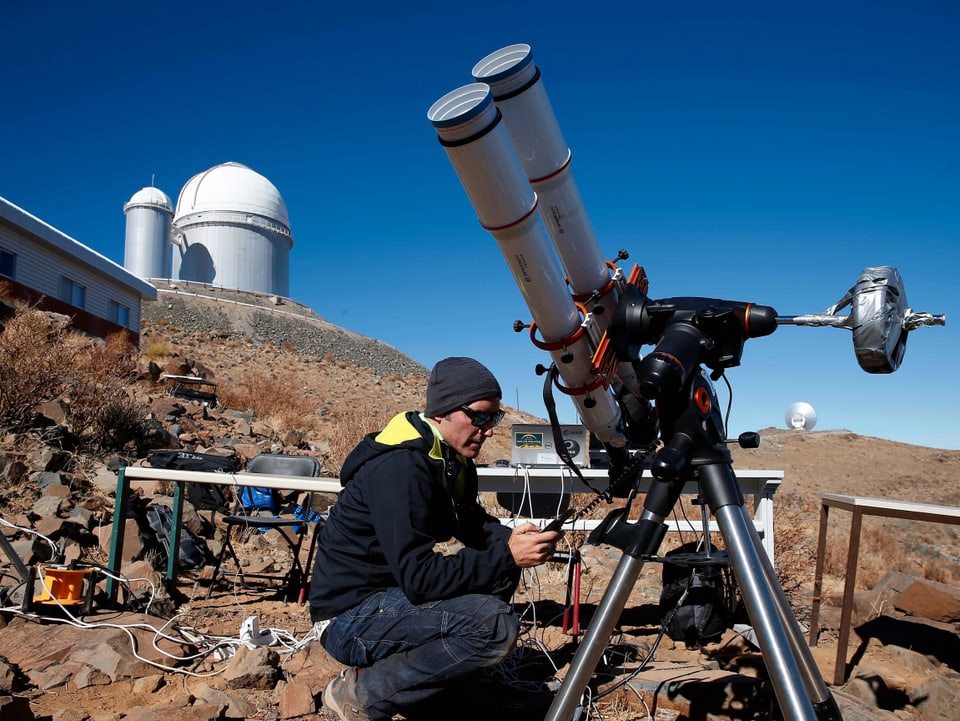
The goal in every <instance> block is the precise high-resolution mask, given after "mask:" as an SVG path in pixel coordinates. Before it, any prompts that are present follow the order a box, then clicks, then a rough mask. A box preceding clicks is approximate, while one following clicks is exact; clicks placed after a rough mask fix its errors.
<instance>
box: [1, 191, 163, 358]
mask: <svg viewBox="0 0 960 721" xmlns="http://www.w3.org/2000/svg"><path fill="white" fill-rule="evenodd" d="M0 280H2V281H3V282H4V285H5V286H6V287H7V288H8V289H9V290H10V293H11V294H12V295H13V296H14V297H16V298H20V299H23V300H25V301H27V302H29V303H35V304H37V306H38V307H40V308H42V309H43V310H49V311H54V312H57V313H62V314H64V315H67V316H70V317H71V318H72V319H73V326H74V327H75V328H77V329H78V330H82V331H84V332H86V333H90V334H91V335H96V336H100V337H106V336H108V335H111V334H112V333H116V332H119V331H126V333H127V334H128V336H129V337H130V339H131V341H132V342H134V343H137V344H139V341H140V315H141V313H140V309H141V304H142V302H143V301H144V300H156V298H157V289H156V288H154V287H153V286H152V285H150V284H149V283H147V282H146V281H144V280H142V279H141V278H139V277H137V276H136V275H134V274H133V273H131V272H130V271H128V270H126V269H125V268H123V267H122V266H120V265H118V264H117V263H114V262H113V261H112V260H110V259H109V258H106V257H104V256H102V255H100V254H99V253H97V252H96V251H95V250H92V249H90V248H88V247H87V246H85V245H84V244H83V243H80V242H79V241H77V240H74V239H73V238H71V237H70V236H69V235H67V234H66V233H63V232H62V231H60V230H57V229H56V228H54V227H53V226H51V225H48V224H47V223H44V222H43V221H42V220H40V219H39V218H37V217H35V216H33V215H31V214H30V213H28V212H27V211H25V210H23V209H22V208H20V207H18V206H16V205H14V204H13V203H11V202H10V201H8V200H6V199H4V198H0Z"/></svg>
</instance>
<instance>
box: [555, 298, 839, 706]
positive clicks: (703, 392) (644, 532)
mask: <svg viewBox="0 0 960 721" xmlns="http://www.w3.org/2000/svg"><path fill="white" fill-rule="evenodd" d="M641 301H642V305H643V308H641V309H640V311H639V312H642V313H643V316H642V317H641V316H640V315H638V314H636V313H635V315H634V317H633V318H630V317H629V316H630V313H631V312H633V311H629V310H628V311H627V315H626V320H624V317H625V316H623V315H621V317H620V321H621V324H620V325H621V327H620V328H619V330H620V332H621V334H623V335H624V336H626V340H623V342H622V343H621V347H626V345H627V343H628V342H632V343H636V342H637V340H638V337H639V338H640V339H641V340H642V338H643V334H646V333H648V332H651V329H654V330H655V332H656V335H657V336H658V337H659V336H660V332H661V331H663V334H662V337H661V339H660V341H659V343H658V344H657V348H656V349H655V350H654V352H652V353H651V354H650V355H649V356H647V357H646V358H644V359H643V362H642V363H640V365H639V370H640V373H639V375H640V379H641V390H642V391H643V395H644V397H646V398H650V399H656V401H657V415H658V417H659V423H660V436H661V438H662V439H663V440H664V445H663V447H662V448H661V449H660V450H659V451H658V452H657V453H656V454H655V456H654V459H653V462H652V465H651V469H650V470H651V473H652V474H653V476H654V478H655V479H656V481H657V482H655V483H654V484H653V486H652V487H651V488H650V491H649V492H648V493H647V494H646V496H645V497H644V503H643V511H642V513H641V515H640V518H639V519H638V520H636V521H629V520H628V514H629V508H630V503H629V500H628V503H627V506H626V508H620V509H617V510H614V511H612V512H611V513H610V514H608V516H607V518H605V519H604V521H603V522H602V523H601V524H600V526H598V527H597V529H596V530H595V531H594V532H593V533H592V534H591V537H590V542H591V543H599V542H603V543H606V544H609V545H612V546H614V547H615V548H619V549H620V550H621V551H622V552H623V555H622V557H621V559H620V562H619V564H618V565H617V568H616V571H615V572H614V575H613V577H612V578H611V581H610V584H609V585H608V586H607V589H606V591H605V592H604V595H603V598H602V599H601V601H600V603H599V605H598V607H597V612H596V615H595V616H594V618H593V619H592V620H591V622H590V625H589V627H588V629H587V632H586V634H585V635H584V638H583V642H582V644H581V646H580V648H579V649H578V650H577V653H576V655H575V656H574V658H573V661H572V662H571V665H570V669H569V672H568V673H567V675H566V677H565V679H564V681H563V684H562V685H561V687H560V690H559V691H558V693H557V696H556V698H555V699H554V701H553V704H552V705H551V706H550V709H549V711H548V713H547V716H546V721H570V719H573V718H574V716H575V711H576V709H577V708H578V706H580V704H581V698H582V696H583V693H584V691H585V690H586V687H587V685H588V683H589V681H590V677H591V676H592V674H593V671H594V669H595V668H596V666H597V664H598V663H599V661H600V659H601V656H602V655H603V651H604V648H605V647H606V645H607V643H608V641H609V639H610V636H611V634H612V633H613V631H614V628H615V626H616V624H617V621H618V620H619V618H620V614H621V612H622V611H623V608H624V606H625V604H626V603H627V600H628V597H629V595H630V592H631V590H632V589H633V586H634V584H635V583H636V580H637V578H638V576H639V574H640V571H641V569H642V568H643V563H644V559H647V558H650V557H652V556H654V555H655V554H656V552H657V550H658V549H659V547H660V545H661V543H662V542H663V538H664V536H665V534H666V530H667V526H666V524H665V523H664V520H665V519H666V518H667V517H668V516H669V514H670V512H671V511H672V509H673V507H674V505H675V504H676V503H677V501H678V500H679V498H680V494H681V491H682V489H683V486H684V483H685V482H687V481H696V482H697V483H698V484H699V487H700V494H701V496H702V497H703V499H704V501H705V503H706V504H707V506H708V507H709V509H710V511H711V513H712V514H713V516H714V517H715V518H716V521H717V525H718V527H719V529H720V534H721V536H722V537H723V541H724V544H725V545H726V548H727V553H728V556H729V560H730V565H731V566H732V568H733V572H734V576H735V578H736V580H737V584H738V585H739V588H740V594H741V597H742V598H743V602H744V606H745V607H746V611H747V614H748V615H749V617H750V621H751V623H752V625H753V628H754V631H755V632H756V634H757V637H758V639H759V644H760V648H761V652H762V654H763V659H764V663H765V665H766V668H767V671H768V673H769V676H770V681H771V685H772V686H773V690H774V693H775V695H776V697H777V700H778V702H779V705H780V709H781V711H782V713H783V716H784V718H785V719H786V720H787V721H815V720H816V721H835V720H836V721H840V720H841V719H842V716H841V713H840V709H839V707H838V706H837V704H836V701H835V699H834V698H833V696H832V694H831V693H830V691H829V689H828V688H827V686H826V684H825V683H824V681H823V678H822V676H821V675H820V671H819V669H818V668H817V666H816V663H815V662H814V659H813V656H812V654H811V653H810V649H809V648H808V646H807V645H806V642H805V640H804V638H803V634H802V632H801V630H800V627H799V625H798V623H797V621H796V618H795V617H794V616H793V613H792V611H791V609H790V606H789V602H788V601H787V598H786V595H785V594H784V593H783V589H782V588H781V587H780V584H779V581H778V579H777V576H776V573H775V571H774V569H773V564H772V563H771V562H770V560H769V558H768V557H767V555H766V553H765V552H764V551H763V549H762V546H761V542H760V538H759V536H758V535H757V531H756V528H755V527H754V526H753V524H752V522H751V521H750V516H749V514H748V512H747V510H746V508H745V506H744V499H743V494H742V493H741V490H740V485H739V483H738V481H737V478H736V475H735V474H734V472H733V468H732V457H731V455H730V451H729V450H728V449H727V446H726V433H725V431H724V426H723V419H722V418H721V415H720V412H719V409H718V407H717V405H718V404H717V398H716V394H715V392H714V390H713V386H712V385H711V383H710V382H709V381H708V380H707V379H706V378H705V377H704V375H703V370H702V368H701V367H700V363H701V362H703V363H706V364H708V365H711V366H712V367H714V368H722V367H726V366H729V365H736V364H737V363H738V362H739V355H740V351H741V350H742V345H743V341H744V340H745V338H746V337H752V336H755V335H763V334H766V333H768V332H772V330H773V328H775V325H774V322H775V321H774V318H775V312H773V309H766V308H764V307H756V308H758V309H759V311H761V316H762V314H764V313H765V316H766V317H760V318H759V320H761V321H763V322H761V323H759V324H757V325H756V326H755V327H754V329H753V330H752V331H751V330H750V329H749V328H748V327H747V317H746V314H745V313H743V312H742V311H743V310H744V309H743V308H742V307H741V304H731V303H728V302H726V301H710V302H707V303H704V302H702V300H701V299H671V300H670V301H669V302H667V303H664V302H655V303H650V302H648V301H647V299H646V298H641ZM651 308H652V310H651ZM678 308H686V309H692V310H690V312H684V313H678ZM663 309H669V314H667V315H663V314H661V316H662V318H661V319H660V320H658V313H660V311H661V310H663ZM717 311H720V314H719V315H717ZM767 311H769V312H767ZM755 312H756V311H755ZM721 316H722V318H721ZM663 318H665V319H666V325H665V326H664V325H663V323H662V322H661V321H662V319H663ZM718 319H720V320H719V322H717V320H718ZM757 320H758V318H754V323H757ZM704 321H707V322H704ZM624 324H627V328H626V330H624ZM615 325H616V322H615ZM630 326H633V327H635V328H640V333H639V334H638V333H637V332H634V331H632V330H631V327H630ZM613 330H614V332H616V331H617V330H618V329H617V328H616V327H614V328H613ZM631 333H632V335H633V337H630V336H631ZM738 346H739V347H738ZM718 350H719V351H720V354H719V355H718ZM716 377H719V376H716ZM635 473H636V479H639V475H640V471H639V469H637V470H636V471H635ZM634 484H636V480H634ZM634 495H635V491H632V492H631V494H630V496H629V499H632V498H633V496H634Z"/></svg>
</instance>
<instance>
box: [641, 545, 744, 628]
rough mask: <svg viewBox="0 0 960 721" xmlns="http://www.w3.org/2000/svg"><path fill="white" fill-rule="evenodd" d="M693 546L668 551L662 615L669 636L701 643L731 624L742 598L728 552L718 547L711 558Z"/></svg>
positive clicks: (664, 569) (664, 573) (664, 575)
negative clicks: (739, 600) (739, 598)
mask: <svg viewBox="0 0 960 721" xmlns="http://www.w3.org/2000/svg"><path fill="white" fill-rule="evenodd" d="M692 545H693V547H695V546H696V544H692ZM690 547H691V544H687V545H685V546H682V547H681V548H678V549H676V550H674V551H670V552H669V553H667V554H665V555H664V558H663V588H662V590H661V592H660V616H661V621H662V622H663V623H664V624H665V630H666V634H667V636H669V637H670V638H671V639H673V640H674V641H682V642H684V643H685V644H686V645H687V646H689V647H698V646H702V645H703V644H705V643H710V642H711V641H715V640H717V639H718V638H719V637H720V636H721V635H722V634H723V632H724V631H725V630H727V629H728V628H730V626H731V625H732V624H733V616H734V612H735V611H736V608H737V603H738V598H737V587H736V583H735V581H734V579H733V573H732V572H731V570H730V565H729V561H728V559H727V554H726V552H725V551H714V552H713V553H711V554H710V556H709V560H708V559H707V557H706V556H705V554H703V553H702V552H695V551H691V550H690ZM684 594H686V595H684Z"/></svg>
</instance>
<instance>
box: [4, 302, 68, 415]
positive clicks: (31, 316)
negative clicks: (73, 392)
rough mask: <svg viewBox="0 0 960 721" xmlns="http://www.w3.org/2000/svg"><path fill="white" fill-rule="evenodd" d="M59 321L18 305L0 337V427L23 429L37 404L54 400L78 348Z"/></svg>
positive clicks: (65, 379)
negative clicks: (0, 370) (0, 378)
mask: <svg viewBox="0 0 960 721" xmlns="http://www.w3.org/2000/svg"><path fill="white" fill-rule="evenodd" d="M71 335H72V334H71V333H70V331H69V330H68V328H67V325H66V323H65V322H62V319H60V318H57V317H56V316H52V315H50V314H49V313H45V312H43V311H40V310H37V309H36V308H32V307H28V306H25V305H18V306H17V310H16V312H15V313H14V315H13V317H12V318H10V319H9V320H8V321H7V322H6V324H5V325H4V328H3V332H2V333H0V369H2V373H3V377H2V382H0V424H3V425H6V426H10V427H13V428H23V427H26V426H27V425H28V422H29V420H30V418H31V416H32V415H33V412H34V409H35V408H36V407H37V405H38V404H39V403H42V402H44V401H48V400H52V399H55V398H58V397H59V396H60V395H61V394H62V393H63V391H64V390H65V388H66V385H67V382H68V380H69V379H70V378H71V377H72V376H73V373H74V366H75V364H76V358H77V356H78V355H79V354H80V353H81V351H82V348H81V347H80V346H79V345H78V344H77V343H76V342H73V341H72V339H71V337H70V336H71Z"/></svg>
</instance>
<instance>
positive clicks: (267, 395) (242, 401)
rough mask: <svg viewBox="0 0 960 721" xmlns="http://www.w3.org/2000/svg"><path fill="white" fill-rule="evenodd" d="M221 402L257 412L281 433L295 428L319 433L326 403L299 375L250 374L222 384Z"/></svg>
mask: <svg viewBox="0 0 960 721" xmlns="http://www.w3.org/2000/svg"><path fill="white" fill-rule="evenodd" d="M217 399H218V400H219V402H220V403H221V404H222V405H224V406H226V407H228V408H233V409H235V410H240V411H245V412H249V413H253V414H254V415H255V416H256V417H257V418H259V419H260V420H261V421H263V422H264V423H266V424H267V425H269V426H270V427H271V428H273V429H274V431H275V432H277V433H283V432H284V431H286V430H290V429H291V428H299V429H301V430H315V429H316V428H317V425H316V423H317V419H316V412H317V410H318V409H319V408H320V406H321V404H322V401H321V400H320V399H319V398H317V397H316V396H315V395H314V394H313V393H311V391H310V390H309V388H306V387H304V385H303V383H301V382H300V381H298V380H297V378H296V376H293V375H284V376H277V375H272V374H269V373H258V372H250V371H247V372H242V373H241V374H240V375H239V376H238V377H237V378H235V379H228V380H225V381H221V383H220V385H219V387H218V388H217Z"/></svg>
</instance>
